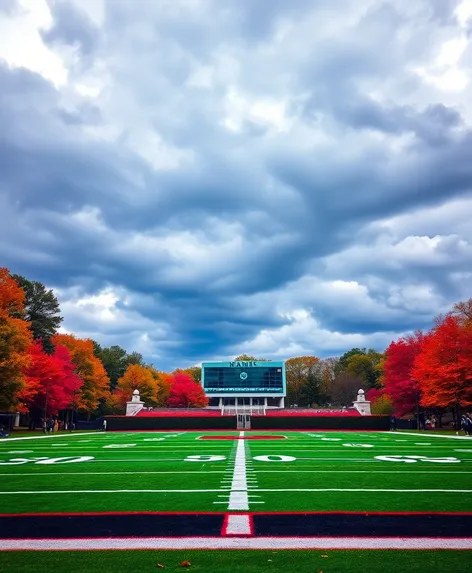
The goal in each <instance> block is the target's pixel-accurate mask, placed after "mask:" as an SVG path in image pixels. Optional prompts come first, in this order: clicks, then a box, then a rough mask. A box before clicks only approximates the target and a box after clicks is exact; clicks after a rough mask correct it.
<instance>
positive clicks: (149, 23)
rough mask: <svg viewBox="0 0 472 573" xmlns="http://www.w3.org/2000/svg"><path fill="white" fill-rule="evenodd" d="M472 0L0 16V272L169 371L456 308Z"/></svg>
mask: <svg viewBox="0 0 472 573" xmlns="http://www.w3.org/2000/svg"><path fill="white" fill-rule="evenodd" d="M471 16H472V2H471V1H470V0H466V1H465V2H463V1H459V0H458V1H456V0H414V1H412V0H363V1H362V2H361V1H359V0H153V1H151V0H147V1H146V0H67V1H59V0H0V214H1V224H0V265H1V266H6V267H8V268H10V269H11V270H12V271H13V272H17V273H20V274H23V275H25V276H26V277H28V278H30V279H35V280H39V281H41V282H43V283H45V284H46V285H48V286H49V287H52V288H54V289H55V291H56V292H57V294H58V296H59V299H60V302H61V307H62V312H63V315H64V317H65V321H64V330H65V331H67V332H74V333H76V334H78V335H80V336H90V337H93V338H94V339H96V340H98V341H99V342H101V343H102V344H104V345H110V344H120V345H122V346H124V347H125V348H126V349H128V350H129V351H131V350H137V351H140V352H142V353H143V354H144V355H145V357H146V359H147V360H149V361H151V362H153V363H154V364H155V365H156V366H157V367H159V368H163V369H171V368H174V367H177V366H187V365H190V364H194V363H198V362H200V361H202V360H208V359H225V358H227V357H234V356H235V355H236V354H238V353H240V352H249V353H251V354H255V355H257V356H264V357H268V358H273V359H276V358H287V357H290V356H294V355H300V354H307V353H310V354H312V353H314V354H316V355H319V356H330V355H336V354H339V353H342V352H344V351H345V350H347V349H349V348H351V347H353V346H367V347H374V348H377V349H379V350H383V349H384V348H385V347H386V346H387V345H388V344H389V342H390V341H391V340H392V339H394V338H396V337H398V336H399V335H401V334H403V333H406V332H408V331H410V330H412V329H415V328H428V327H429V326H430V325H431V322H432V319H433V317H434V316H435V315H437V314H439V313H441V312H444V311H447V310H448V309H449V308H450V306H451V305H452V304H453V303H454V302H456V301H458V300H464V299H467V298H470V297H471V296H472V289H471V284H472V281H471V278H472V82H471V80H472V77H471V75H472V74H471V72H472V43H471V38H472V20H471V19H470V17H471Z"/></svg>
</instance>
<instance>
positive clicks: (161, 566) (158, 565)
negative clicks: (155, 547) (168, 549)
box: [156, 563, 166, 569]
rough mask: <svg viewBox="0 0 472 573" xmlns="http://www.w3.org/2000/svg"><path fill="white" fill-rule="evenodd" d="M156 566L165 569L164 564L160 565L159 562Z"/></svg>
mask: <svg viewBox="0 0 472 573" xmlns="http://www.w3.org/2000/svg"><path fill="white" fill-rule="evenodd" d="M156 567H159V568H160V569H165V567H166V566H165V565H161V564H160V563H158V564H157V565H156Z"/></svg>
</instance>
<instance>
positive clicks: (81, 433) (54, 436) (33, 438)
mask: <svg viewBox="0 0 472 573" xmlns="http://www.w3.org/2000/svg"><path fill="white" fill-rule="evenodd" d="M65 435H66V434H60V436H61V437H65ZM72 436H90V432H77V433H76V434H72V433H71V434H70V435H69V437H72ZM46 438H49V439H50V440H53V439H55V440H57V434H52V435H51V436H24V437H22V438H6V440H5V442H2V444H3V443H7V442H13V441H17V440H45V439H46Z"/></svg>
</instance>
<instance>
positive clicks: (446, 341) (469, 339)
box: [412, 316, 472, 412]
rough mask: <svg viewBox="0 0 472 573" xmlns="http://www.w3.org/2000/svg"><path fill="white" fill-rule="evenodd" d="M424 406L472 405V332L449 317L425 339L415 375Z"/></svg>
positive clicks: (413, 372) (457, 319)
mask: <svg viewBox="0 0 472 573" xmlns="http://www.w3.org/2000/svg"><path fill="white" fill-rule="evenodd" d="M412 374H413V377H414V378H415V379H417V380H418V382H419V384H420V387H421V392H422V398H421V403H422V404H423V405H424V406H436V407H442V408H446V407H455V408H456V412H457V410H458V409H459V408H460V407H464V406H469V405H471V404H472V328H471V327H469V326H467V325H464V324H463V323H461V320H460V318H459V317H456V316H447V317H446V318H445V319H444V320H442V321H441V322H439V323H438V324H437V325H436V327H435V328H433V330H432V331H431V332H430V333H429V334H428V335H427V336H426V337H425V339H424V341H423V344H422V347H421V352H420V353H419V354H418V356H417V357H416V359H415V365H414V368H413V371H412Z"/></svg>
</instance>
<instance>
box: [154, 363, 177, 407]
mask: <svg viewBox="0 0 472 573" xmlns="http://www.w3.org/2000/svg"><path fill="white" fill-rule="evenodd" d="M148 368H149V371H150V372H151V374H152V375H153V377H154V380H155V382H156V385H157V406H158V407H159V408H164V407H165V406H167V401H168V400H169V396H170V388H171V386H172V383H173V381H174V376H175V374H176V373H174V374H169V373H167V372H161V371H159V370H156V369H155V368H152V367H148Z"/></svg>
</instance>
